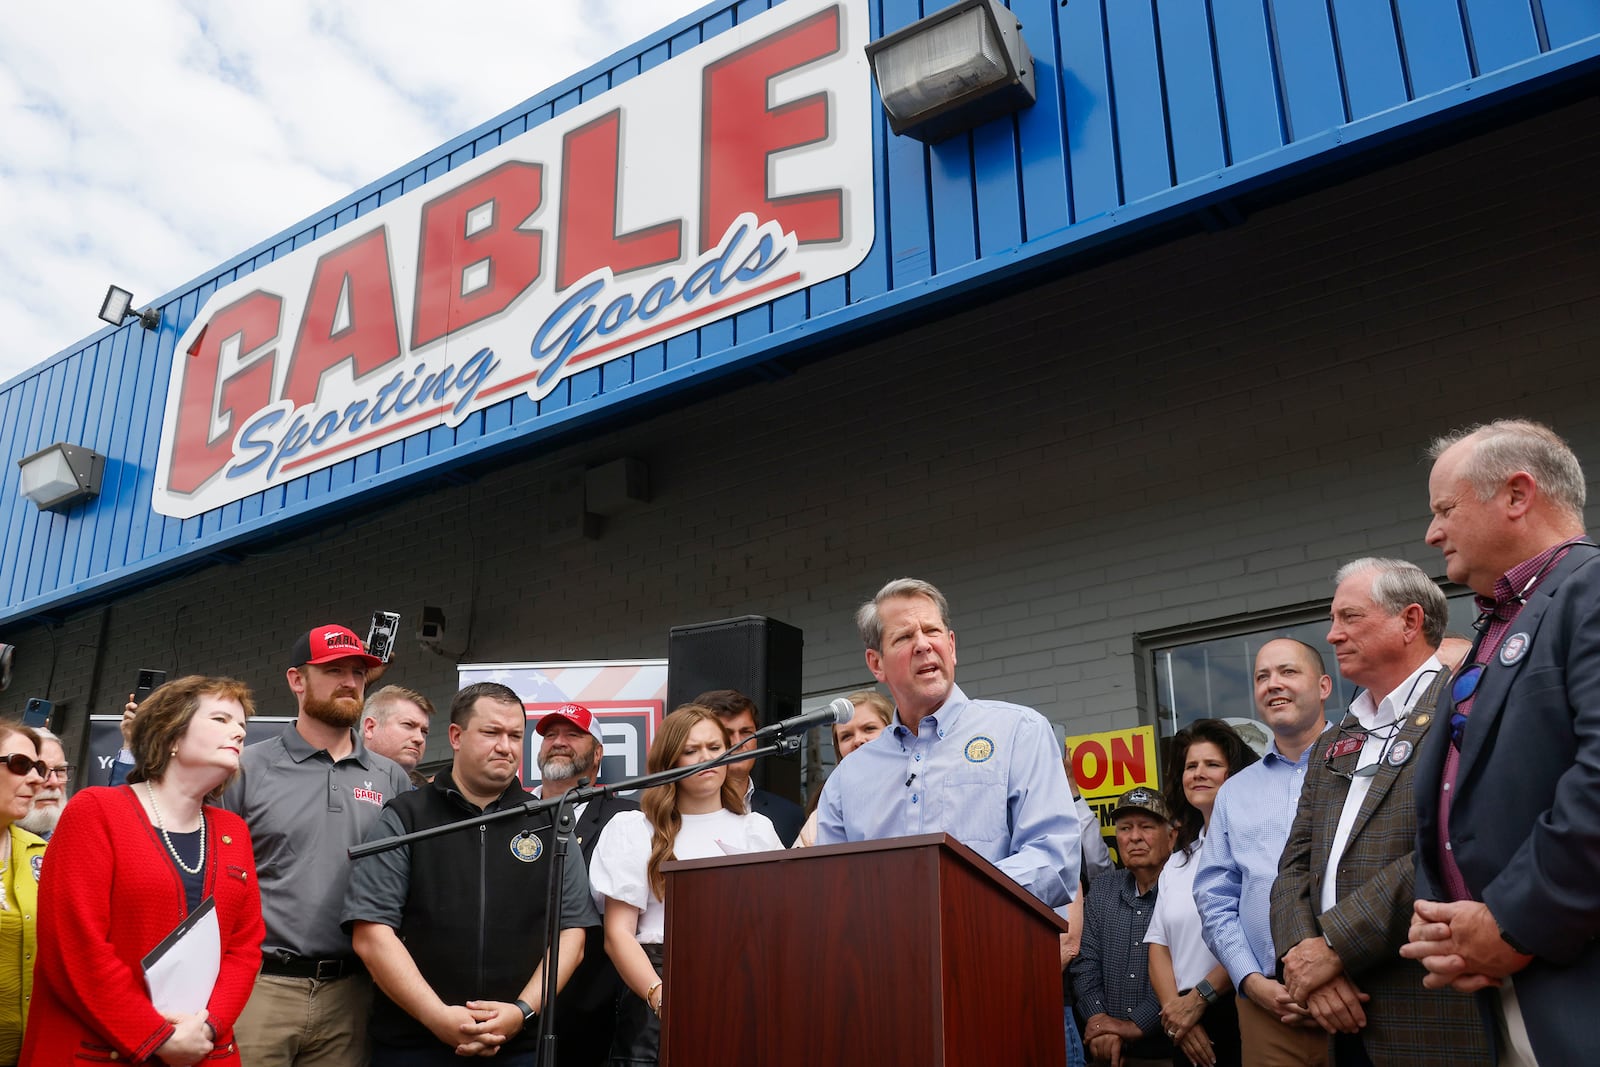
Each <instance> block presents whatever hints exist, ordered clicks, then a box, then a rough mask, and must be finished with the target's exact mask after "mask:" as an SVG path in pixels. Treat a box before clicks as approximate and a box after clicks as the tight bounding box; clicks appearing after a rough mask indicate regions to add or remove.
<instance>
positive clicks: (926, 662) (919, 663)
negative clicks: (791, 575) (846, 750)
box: [817, 578, 1079, 907]
mask: <svg viewBox="0 0 1600 1067" xmlns="http://www.w3.org/2000/svg"><path fill="white" fill-rule="evenodd" d="M949 617H950V612H949V608H948V605H947V604H946V602H945V598H944V596H943V594H941V593H940V592H939V590H938V589H936V588H934V587H933V586H932V585H930V584H929V583H927V582H924V581H920V580H918V579H915V578H900V579H896V580H895V581H892V582H890V583H889V584H888V585H886V586H884V587H883V588H882V589H881V590H879V592H878V595H877V596H876V597H874V598H873V599H872V600H871V601H870V602H869V603H867V604H864V605H862V607H861V611H860V612H859V613H858V614H857V616H856V623H857V626H858V627H859V629H860V631H861V640H862V642H863V643H864V644H865V645H866V646H867V667H868V668H869V669H870V670H871V671H872V673H873V676H874V677H876V678H877V679H878V681H880V682H882V683H884V684H885V685H887V686H888V687H889V692H890V694H891V695H892V696H893V697H894V701H895V718H894V721H893V722H892V723H890V725H889V729H887V730H885V731H884V732H883V733H881V734H879V735H878V737H877V738H875V739H874V740H872V741H871V742H869V743H867V744H865V745H863V746H861V747H860V748H858V749H856V750H855V751H854V752H852V753H851V754H850V758H849V759H848V760H845V761H843V762H841V763H840V764H839V766H838V767H837V768H836V769H835V770H834V772H833V774H832V775H831V776H830V777H829V778H828V782H827V785H826V786H825V787H824V788H823V790H822V799H821V801H820V802H819V803H818V805H817V813H818V816H817V844H819V845H829V844H836V843H838V842H841V841H865V840H871V839H875V838H883V837H903V836H908V835H912V834H925V833H937V832H940V831H943V832H944V833H948V834H949V835H950V836H951V837H954V838H955V839H956V840H958V841H960V842H961V843H962V844H964V845H966V846H967V847H968V848H970V849H972V850H973V851H974V852H976V853H978V854H979V855H980V856H982V857H984V858H985V859H987V860H989V861H990V862H991V863H993V864H994V865H995V866H996V867H998V868H1000V869H1001V870H1002V871H1004V872H1005V873H1006V874H1008V875H1010V876H1011V878H1012V879H1013V880H1015V881H1016V883H1017V884H1018V885H1020V886H1022V888H1024V889H1026V890H1027V891H1028V892H1030V893H1032V894H1033V895H1034V896H1036V897H1038V898H1039V899H1040V900H1041V901H1043V902H1044V903H1045V904H1047V905H1050V906H1051V907H1055V906H1057V905H1060V904H1065V903H1067V901H1068V900H1070V899H1071V897H1072V896H1073V894H1074V893H1076V891H1077V887H1078V864H1079V851H1078V821H1077V818H1076V816H1075V814H1074V812H1073V806H1072V796H1071V794H1070V793H1069V792H1068V790H1067V776H1066V772H1065V771H1064V770H1063V769H1062V766H1061V760H1060V758H1059V757H1058V756H1057V755H1056V738H1055V732H1054V731H1053V730H1052V729H1051V727H1050V724H1049V723H1048V722H1046V721H1045V718H1044V716H1042V715H1040V714H1039V713H1038V712H1037V711H1034V710H1033V709H1032V708H1025V707H1022V706H1020V705H1018V704H1006V703H1002V702H1000V701H997V700H970V699H968V697H967V695H966V694H965V693H963V692H962V691H961V689H960V688H959V687H958V686H957V685H956V684H955V678H956V635H955V634H954V633H953V632H952V631H951V629H950V622H949Z"/></svg>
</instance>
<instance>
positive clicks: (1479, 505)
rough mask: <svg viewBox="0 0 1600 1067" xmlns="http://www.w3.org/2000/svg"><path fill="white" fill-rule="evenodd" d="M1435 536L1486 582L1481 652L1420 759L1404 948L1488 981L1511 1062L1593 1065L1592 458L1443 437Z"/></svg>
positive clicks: (1596, 850) (1595, 685)
mask: <svg viewBox="0 0 1600 1067" xmlns="http://www.w3.org/2000/svg"><path fill="white" fill-rule="evenodd" d="M1430 451H1431V454H1432V455H1433V456H1434V458H1435V462H1434V465H1433V472H1432V474H1431V476H1430V477H1429V479H1428V495H1429V503H1430V506H1431V509H1432V513H1433V520H1432V522H1431V523H1430V525H1429V527H1428V537H1427V540H1428V543H1429V544H1430V545H1433V546H1435V547H1437V548H1439V549H1440V550H1441V551H1442V552H1443V553H1444V558H1445V569H1446V572H1447V573H1448V574H1449V577H1450V578H1451V580H1453V581H1457V582H1461V583H1463V584H1465V585H1467V586H1469V587H1470V588H1471V589H1472V590H1473V591H1474V592H1476V593H1477V594H1478V605H1479V608H1480V609H1481V611H1482V615H1481V616H1480V618H1479V623H1478V629H1479V636H1478V639H1477V642H1476V643H1475V646H1474V649H1473V653H1472V655H1471V656H1469V657H1468V659H1467V660H1466V661H1465V662H1464V663H1463V664H1462V666H1461V668H1460V670H1459V671H1458V672H1457V675H1456V680H1455V682H1454V684H1453V685H1452V687H1451V693H1450V694H1449V695H1448V696H1447V697H1445V698H1444V699H1442V700H1441V703H1440V706H1439V714H1438V715H1436V716H1435V720H1434V724H1433V728H1432V729H1431V730H1430V732H1429V735H1428V737H1427V738H1426V739H1425V741H1424V744H1423V748H1422V752H1421V754H1420V755H1419V756H1418V757H1417V758H1418V761H1419V762H1418V766H1417V771H1416V779H1415V782H1416V797H1417V809H1418V810H1417V824H1418V825H1417V889H1416V892H1417V898H1418V899H1417V902H1416V908H1415V914H1414V916H1413V918H1412V923H1411V930H1410V943H1408V944H1407V945H1406V946H1405V947H1404V948H1403V949H1402V950H1401V954H1402V955H1405V956H1407V957H1410V958H1412V959H1420V960H1421V961H1422V962H1423V965H1424V966H1425V967H1426V968H1427V969H1428V971H1429V972H1430V973H1429V975H1428V977H1427V978H1426V979H1425V983H1424V984H1427V985H1430V986H1433V987H1435V988H1438V987H1443V986H1447V985H1448V986H1451V987H1453V988H1455V989H1459V990H1463V991H1472V990H1486V991H1488V992H1485V993H1484V994H1483V995H1484V997H1485V1003H1486V1007H1489V1008H1492V1009H1493V1010H1492V1011H1491V1012H1489V1013H1488V1014H1489V1015H1491V1016H1492V1017H1493V1019H1494V1021H1495V1023H1496V1029H1497V1030H1498V1040H1499V1054H1500V1063H1501V1064H1544V1065H1545V1067H1552V1065H1566V1064H1573V1063H1586V1062H1591V1061H1592V1059H1593V1055H1594V1023H1593V1013H1594V1010H1595V1004H1596V995H1597V992H1600V941H1597V940H1596V938H1597V935H1600V803H1597V799H1600V562H1596V561H1597V559H1600V549H1597V548H1596V547H1595V546H1594V544H1593V543H1591V542H1589V541H1588V540H1586V539H1585V538H1584V534H1583V525H1584V524H1583V505H1584V479H1583V470H1582V468H1581V467H1580V466H1579V465H1578V460H1577V457H1576V456H1574V455H1573V453H1572V450H1571V449H1570V448H1569V447H1568V446H1567V444H1566V442H1564V441H1563V440H1562V439H1561V438H1560V437H1558V436H1556V434H1555V433H1553V432H1552V431H1550V430H1549V429H1548V428H1546V427H1544V426H1541V425H1539V424H1537V423H1531V422H1519V421H1509V420H1507V421H1500V422H1494V423H1490V424H1488V425H1486V426H1476V427H1472V428H1470V429H1468V430H1464V431H1461V432H1458V433H1454V434H1450V435H1448V436H1446V437H1443V438H1440V439H1439V440H1438V441H1436V442H1434V445H1433V447H1432V449H1431V450H1430Z"/></svg>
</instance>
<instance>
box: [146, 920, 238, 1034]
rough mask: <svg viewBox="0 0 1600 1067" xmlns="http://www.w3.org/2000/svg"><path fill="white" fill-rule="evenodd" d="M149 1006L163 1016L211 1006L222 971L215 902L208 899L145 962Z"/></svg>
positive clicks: (202, 1009)
mask: <svg viewBox="0 0 1600 1067" xmlns="http://www.w3.org/2000/svg"><path fill="white" fill-rule="evenodd" d="M143 962H144V980H145V983H146V984H147V985H148V986H149V987H150V1002H151V1003H152V1004H154V1005H155V1006H156V1010H157V1011H159V1012H162V1013H164V1014H171V1013H174V1012H182V1013H184V1014H186V1015H195V1014H198V1013H199V1012H202V1011H204V1010H205V1007H206V1005H207V1004H209V1003H210V1002H211V990H212V989H213V988H214V987H215V986H216V984H217V974H218V972H220V971H221V970H222V930H221V928H220V927H219V926H218V925H217V902H216V900H215V899H213V898H212V897H207V898H206V899H205V900H203V901H201V902H200V906H199V907H198V908H196V909H194V911H191V912H190V913H189V915H188V917H187V918H185V919H184V920H183V922H181V923H179V924H178V926H177V928H176V929H174V930H173V931H172V933H170V934H168V935H167V936H166V938H164V939H163V940H162V942H161V944H159V945H157V946H156V947H155V948H153V949H151V950H150V953H149V955H147V956H145V958H144V961H143Z"/></svg>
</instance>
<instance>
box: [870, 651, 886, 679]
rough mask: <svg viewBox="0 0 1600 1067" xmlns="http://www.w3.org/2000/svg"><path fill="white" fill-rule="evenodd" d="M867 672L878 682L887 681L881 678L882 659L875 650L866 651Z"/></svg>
mask: <svg viewBox="0 0 1600 1067" xmlns="http://www.w3.org/2000/svg"><path fill="white" fill-rule="evenodd" d="M867 670H869V671H871V672H872V676H873V677H874V678H876V679H877V680H878V681H880V682H883V681H887V680H888V679H886V678H884V676H883V657H882V656H880V655H879V654H878V650H877V649H875V648H869V649H867Z"/></svg>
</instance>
